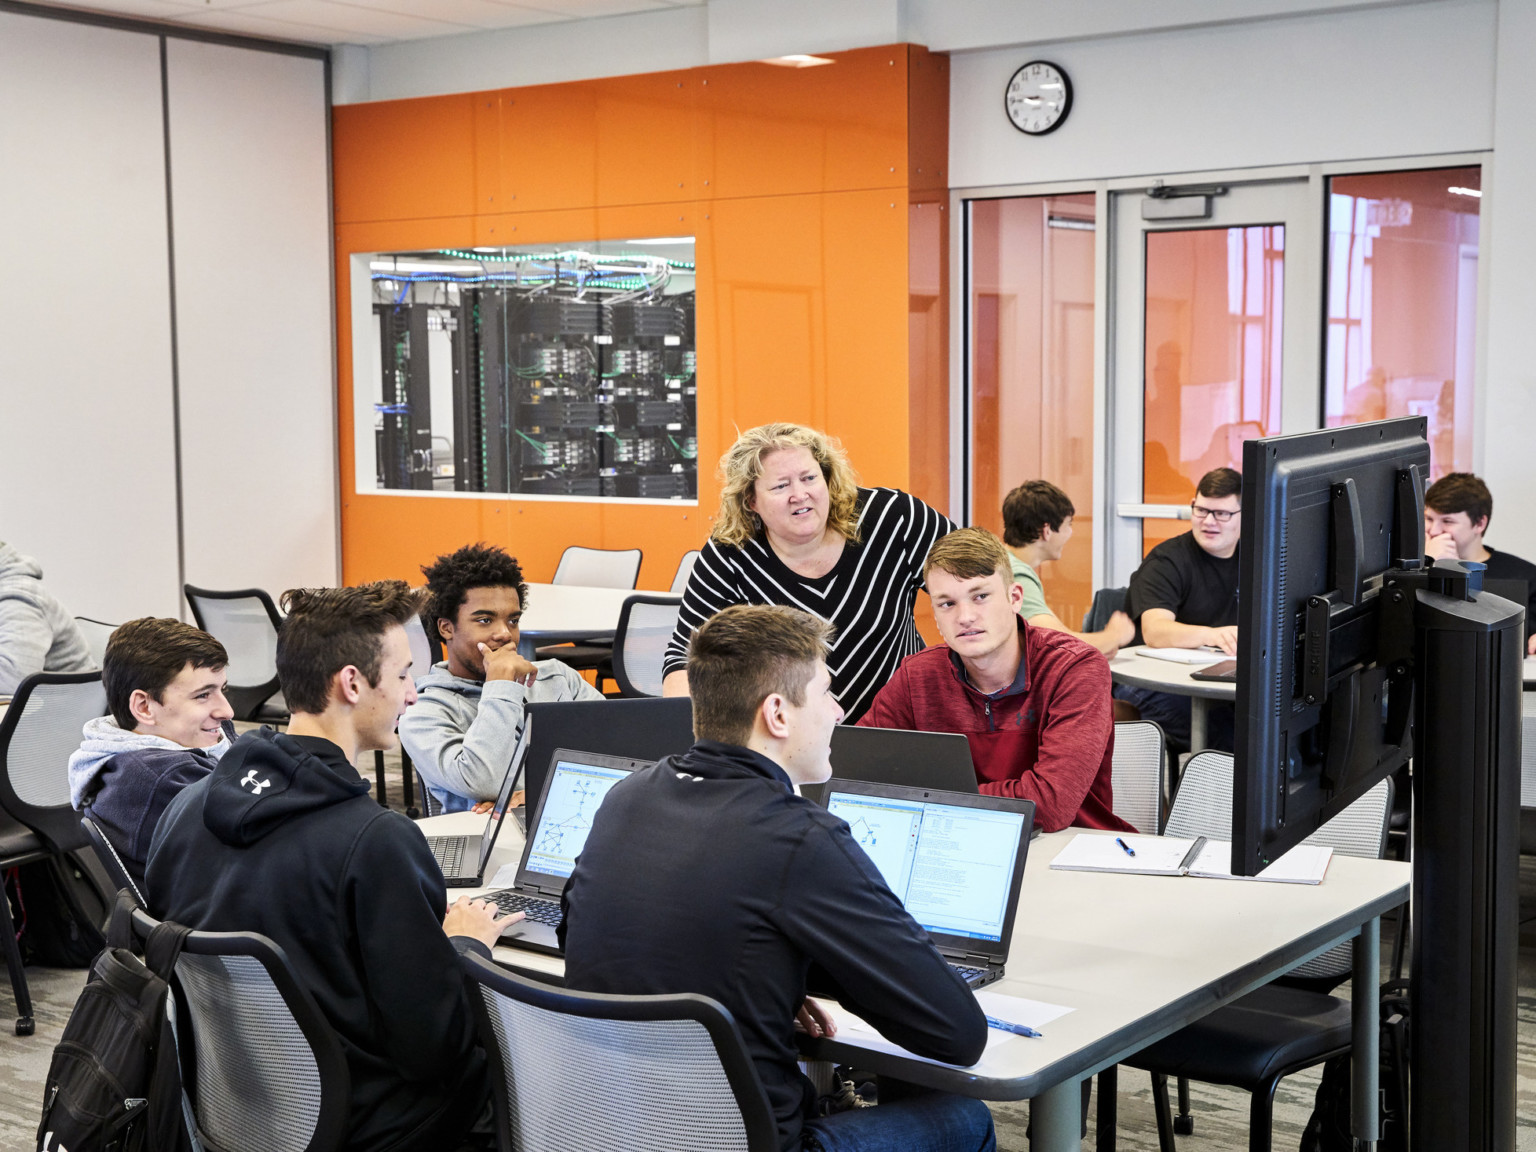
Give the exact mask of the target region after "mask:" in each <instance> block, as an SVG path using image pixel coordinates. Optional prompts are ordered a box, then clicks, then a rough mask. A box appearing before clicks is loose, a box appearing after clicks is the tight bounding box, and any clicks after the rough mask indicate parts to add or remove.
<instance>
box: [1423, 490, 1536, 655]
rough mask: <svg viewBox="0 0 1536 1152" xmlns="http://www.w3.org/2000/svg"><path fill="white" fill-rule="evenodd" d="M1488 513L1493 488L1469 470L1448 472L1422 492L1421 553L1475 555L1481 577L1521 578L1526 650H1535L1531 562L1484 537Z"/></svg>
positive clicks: (1535, 588) (1535, 576)
mask: <svg viewBox="0 0 1536 1152" xmlns="http://www.w3.org/2000/svg"><path fill="white" fill-rule="evenodd" d="M1492 519H1493V493H1491V492H1489V491H1488V485H1486V484H1484V483H1483V482H1482V480H1481V479H1479V478H1478V477H1476V476H1474V475H1472V473H1470V472H1449V473H1447V474H1446V475H1444V476H1442V477H1440V479H1438V480H1436V481H1435V482H1434V483H1433V484H1431V485H1430V486H1429V491H1428V492H1425V493H1424V554H1425V555H1426V556H1427V557H1428V558H1429V559H1430V560H1431V561H1435V560H1475V561H1476V562H1477V563H1479V564H1483V565H1486V567H1487V571H1486V572H1484V573H1483V579H1485V580H1520V581H1523V582H1524V583H1525V636H1526V640H1525V653H1526V655H1527V656H1536V564H1532V563H1531V562H1530V561H1529V560H1522V559H1521V558H1520V557H1519V556H1516V555H1515V554H1514V553H1512V552H1503V551H1497V552H1496V551H1494V550H1493V549H1492V548H1490V547H1488V545H1487V544H1485V543H1484V542H1483V533H1485V532H1487V531H1488V522H1489V521H1490V520H1492Z"/></svg>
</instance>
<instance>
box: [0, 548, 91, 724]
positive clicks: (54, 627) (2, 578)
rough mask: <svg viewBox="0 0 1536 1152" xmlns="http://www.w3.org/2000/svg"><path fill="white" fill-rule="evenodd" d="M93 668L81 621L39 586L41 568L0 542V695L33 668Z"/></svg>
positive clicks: (41, 584) (41, 574) (30, 558)
mask: <svg viewBox="0 0 1536 1152" xmlns="http://www.w3.org/2000/svg"><path fill="white" fill-rule="evenodd" d="M94 667H96V664H95V662H94V661H92V660H91V650H90V648H89V646H87V644H86V642H85V637H84V636H82V635H81V634H80V626H79V625H78V624H76V623H75V618H74V617H73V616H71V615H70V614H69V613H68V612H67V611H66V610H65V608H64V605H62V604H60V603H59V602H58V601H57V600H55V599H54V598H53V597H52V596H50V595H49V594H48V590H47V589H46V588H44V587H43V570H42V569H41V568H40V567H38V564H37V561H36V560H34V559H32V557H30V556H23V555H22V554H21V553H20V552H18V551H16V549H14V548H12V547H11V546H10V545H9V544H7V543H5V542H4V541H0V696H9V695H11V694H12V693H13V692H15V691H16V686H17V685H18V684H20V683H21V682H22V681H23V680H25V679H26V678H27V677H28V676H30V675H32V673H34V672H89V671H90V670H91V669H92V668H94Z"/></svg>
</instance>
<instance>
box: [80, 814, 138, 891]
mask: <svg viewBox="0 0 1536 1152" xmlns="http://www.w3.org/2000/svg"><path fill="white" fill-rule="evenodd" d="M80 827H82V828H84V829H85V834H86V835H87V836H88V837H90V840H91V847H92V848H94V849H95V850H96V859H97V860H99V861H100V862H101V866H102V868H104V869H106V873H107V878H108V879H110V880H111V881H112V883H113V884H115V885H117V890H118V891H119V892H122V891H123V890H124V889H126V890H127V892H128V894H129V895H130V896H132V897H133V902H134V903H135V904H137V905H138V906H139V907H140V908H145V907H148V905H146V904H145V902H144V893H142V892H140V891H139V886H138V885H137V884H135V883H134V882H133V877H132V876H130V875H128V867H127V865H125V864H124V863H123V858H122V857H121V856H119V855H118V854H117V849H116V848H114V847H113V846H112V841H110V840H108V839H107V834H106V833H105V832H103V831H102V830H101V825H100V824H98V823H96V821H94V820H92V819H91V818H90V817H89V816H82V817H80Z"/></svg>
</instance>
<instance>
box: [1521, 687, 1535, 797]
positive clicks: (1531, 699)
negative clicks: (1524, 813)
mask: <svg viewBox="0 0 1536 1152" xmlns="http://www.w3.org/2000/svg"><path fill="white" fill-rule="evenodd" d="M1520 708H1521V712H1522V715H1521V718H1520V735H1521V736H1522V737H1523V739H1522V740H1521V743H1520V807H1522V808H1536V692H1522V693H1520Z"/></svg>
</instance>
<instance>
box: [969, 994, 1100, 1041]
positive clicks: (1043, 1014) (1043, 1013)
mask: <svg viewBox="0 0 1536 1152" xmlns="http://www.w3.org/2000/svg"><path fill="white" fill-rule="evenodd" d="M976 1001H977V1003H979V1004H980V1005H981V1010H982V1011H983V1012H985V1013H986V1014H987V1015H988V1016H996V1017H997V1018H998V1019H999V1020H1006V1021H1008V1023H1010V1024H1026V1025H1028V1026H1029V1027H1031V1028H1034V1029H1036V1030H1038V1031H1041V1032H1044V1031H1045V1027H1046V1025H1047V1024H1049V1023H1051V1022H1052V1021H1053V1020H1060V1019H1061V1018H1062V1017H1063V1016H1065V1015H1066V1014H1067V1013H1068V1012H1075V1011H1076V1009H1075V1008H1067V1007H1064V1006H1062V1005H1060V1004H1047V1003H1046V1002H1045V1001H1043V1000H1027V999H1025V998H1024V997H1023V996H1010V995H1008V994H1007V993H1006V992H994V991H992V989H990V988H982V989H981V990H980V991H978V992H977V993H976ZM992 1031H994V1032H996V1031H997V1029H996V1028H994V1029H992ZM1004 1035H1009V1033H1004Z"/></svg>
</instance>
